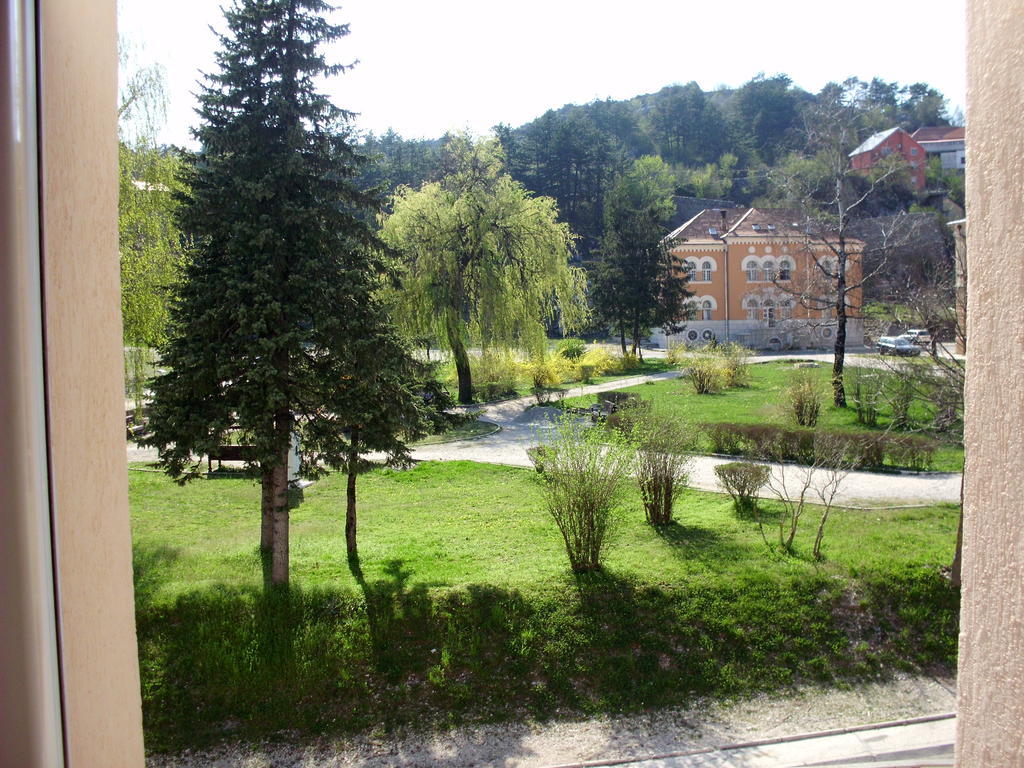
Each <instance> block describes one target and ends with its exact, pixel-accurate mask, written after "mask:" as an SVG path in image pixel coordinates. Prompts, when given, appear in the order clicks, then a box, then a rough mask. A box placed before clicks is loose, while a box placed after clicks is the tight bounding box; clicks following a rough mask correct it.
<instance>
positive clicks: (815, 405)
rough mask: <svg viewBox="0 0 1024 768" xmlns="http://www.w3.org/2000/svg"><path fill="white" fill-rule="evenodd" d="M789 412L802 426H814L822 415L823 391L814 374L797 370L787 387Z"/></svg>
mask: <svg viewBox="0 0 1024 768" xmlns="http://www.w3.org/2000/svg"><path fill="white" fill-rule="evenodd" d="M786 398H787V400H788V404H789V413H790V415H791V416H792V417H793V420H794V421H796V423H797V424H799V425H800V426H801V427H813V426H814V425H815V424H817V423H818V416H820V415H821V391H820V389H819V387H818V382H817V381H816V380H815V378H814V376H813V375H812V374H810V373H808V372H807V371H795V372H794V374H793V377H792V379H791V380H790V383H789V387H787V388H786Z"/></svg>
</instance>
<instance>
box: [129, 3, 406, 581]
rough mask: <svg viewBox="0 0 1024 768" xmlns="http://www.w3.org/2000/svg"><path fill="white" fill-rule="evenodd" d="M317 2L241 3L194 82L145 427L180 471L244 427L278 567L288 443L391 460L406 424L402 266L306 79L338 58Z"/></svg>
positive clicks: (319, 458) (305, 462)
mask: <svg viewBox="0 0 1024 768" xmlns="http://www.w3.org/2000/svg"><path fill="white" fill-rule="evenodd" d="M328 10H329V8H328V6H327V5H326V4H324V3H323V2H321V0H236V2H235V3H234V5H233V6H232V7H231V8H230V9H228V10H227V11H226V21H227V33H226V34H225V35H223V36H222V37H221V38H220V44H221V50H220V51H219V52H218V54H217V64H218V71H217V72H216V73H215V74H211V75H208V76H207V78H206V84H205V85H204V86H203V87H202V90H201V93H200V97H199V99H200V109H199V113H200V116H201V118H202V122H201V125H200V127H199V128H198V130H197V131H196V137H197V138H198V139H199V141H200V142H201V145H202V148H201V149H200V150H199V152H198V153H196V154H195V155H194V156H193V157H191V158H190V161H189V163H188V164H187V168H186V173H185V179H186V181H187V191H186V192H185V193H183V194H182V196H181V208H180V220H181V225H182V228H183V229H184V230H185V231H187V232H189V233H190V234H191V235H192V236H193V237H194V238H195V253H194V257H193V258H192V259H191V261H190V262H189V264H188V266H187V268H186V271H185V275H184V279H183V281H182V284H181V289H180V294H179V298H178V300H177V302H176V304H175V306H174V307H173V310H172V332H171V337H170V340H169V342H168V343H167V345H166V346H165V348H164V350H163V363H164V364H165V365H166V366H167V368H168V371H167V372H166V373H165V374H163V375H161V376H160V377H158V378H157V379H156V380H155V381H154V384H153V395H154V402H153V414H152V418H151V424H152V427H153V436H152V437H151V438H150V439H149V440H148V442H149V444H151V445H154V446H156V447H157V448H158V450H159V455H160V460H161V462H162V463H163V465H164V466H165V468H166V469H167V471H168V472H169V473H170V474H171V475H173V476H175V477H177V478H180V479H187V478H188V477H190V476H193V475H194V474H195V473H196V472H197V471H198V466H199V465H198V461H197V460H196V457H197V456H200V457H201V456H202V455H203V454H206V453H208V452H209V451H210V450H212V449H215V448H216V447H217V446H218V445H220V444H221V443H223V442H224V441H225V436H226V433H228V432H229V431H230V430H232V429H240V430H241V432H242V435H243V437H244V438H245V442H246V443H248V444H250V445H251V446H252V455H251V456H250V466H251V467H252V469H253V470H254V472H256V473H257V474H258V475H259V477H260V480H261V483H262V491H263V503H262V513H263V514H262V528H261V548H262V549H263V550H264V552H265V553H268V554H269V559H270V576H271V580H272V582H274V583H275V584H284V583H287V581H288V549H289V541H288V533H289V531H288V524H289V504H288V493H287V491H288V456H289V451H290V445H291V443H292V440H293V435H294V434H297V435H298V436H299V437H300V439H301V441H302V447H303V454H302V465H301V469H300V472H301V473H302V474H304V475H307V476H315V475H316V474H318V473H320V472H322V471H324V468H325V467H327V466H342V467H346V468H347V469H349V470H350V471H351V470H358V469H359V468H360V467H359V462H358V459H359V453H360V452H361V451H363V450H371V449H379V450H383V451H385V452H387V453H389V454H391V455H393V456H398V457H400V456H401V455H402V452H403V445H402V442H401V440H400V439H399V438H398V435H399V432H398V427H399V426H400V425H404V426H405V427H406V428H409V429H412V430H413V431H415V429H416V426H417V424H419V423H420V421H421V419H420V418H419V416H418V415H417V414H418V413H419V411H418V406H419V403H421V402H422V397H421V393H420V391H419V389H420V387H419V384H418V383H417V381H416V378H417V377H416V365H415V361H413V360H412V359H411V356H410V355H409V352H408V350H407V349H406V348H405V347H404V345H403V342H402V341H401V339H400V338H399V337H398V335H397V333H396V331H395V328H394V327H393V326H392V325H391V324H390V322H389V320H388V316H387V312H386V311H385V310H386V307H385V305H384V304H383V303H382V300H381V298H380V294H381V289H382V288H383V287H384V285H385V283H387V282H389V281H390V279H391V277H392V276H393V274H394V266H393V264H391V263H390V262H389V261H388V260H387V258H386V257H385V255H384V251H383V250H382V249H381V248H380V247H379V245H380V244H379V241H378V240H377V239H376V237H375V236H374V235H373V232H372V230H371V228H370V226H369V224H368V223H367V221H366V218H367V217H366V216H363V215H361V214H362V213H363V212H364V211H366V210H367V209H375V208H376V207H377V200H376V198H375V197H374V196H372V195H368V194H366V193H364V192H361V191H360V190H359V189H358V188H357V187H356V186H355V185H354V184H353V183H352V178H353V177H354V176H355V174H356V173H357V169H358V166H359V164H360V157H359V156H357V154H356V153H355V152H354V151H353V148H352V145H351V144H350V141H349V139H348V136H347V134H346V132H345V126H346V123H347V118H348V117H349V115H348V113H346V112H344V111H342V110H340V109H338V108H337V107H335V106H334V105H333V104H331V103H330V101H328V99H327V98H326V97H325V96H324V95H323V94H321V93H319V92H318V91H317V90H316V88H315V87H314V83H315V82H316V81H317V80H318V79H319V78H321V77H323V76H327V75H331V74H335V73H337V72H338V71H340V68H339V67H337V66H331V65H328V64H327V63H326V61H325V60H324V58H323V56H322V55H321V53H320V52H319V49H320V47H321V46H322V45H325V44H328V43H331V42H333V41H335V40H337V39H338V38H340V37H342V36H343V35H345V34H347V31H348V30H347V28H346V27H345V26H337V25H333V24H330V23H328V22H327V21H326V20H325V19H324V18H323V17H322V15H321V14H323V13H325V12H327V11H328Z"/></svg>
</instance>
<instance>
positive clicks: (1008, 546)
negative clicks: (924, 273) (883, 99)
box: [957, 0, 1024, 768]
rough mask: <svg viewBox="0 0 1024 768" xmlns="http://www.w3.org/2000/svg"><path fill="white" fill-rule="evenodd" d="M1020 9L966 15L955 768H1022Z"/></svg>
mask: <svg viewBox="0 0 1024 768" xmlns="http://www.w3.org/2000/svg"><path fill="white" fill-rule="evenodd" d="M1021 40H1024V7H1022V5H1021V3H1020V1H1019V0H971V2H970V3H969V7H968V81H967V86H968V91H967V92H968V103H967V145H968V146H969V147H970V151H969V153H968V155H967V216H968V230H967V236H968V244H967V245H968V260H969V270H968V274H969V278H968V306H969V308H970V312H969V314H968V320H967V322H968V334H967V336H968V338H969V339H970V340H971V341H970V358H969V361H968V375H967V392H966V398H967V414H966V423H967V428H966V447H967V472H966V478H967V480H966V505H965V516H964V564H963V593H962V603H961V630H960V675H959V691H960V697H959V723H958V735H957V765H960V766H963V767H964V768H988V767H991V768H1009V767H1011V766H1024V471H1022V470H1024V254H1022V247H1021V243H1022V242H1024V194H1022V189H1024V187H1022V180H1024V129H1022V124H1021V120H1020V115H1021V114H1022V113H1024V57H1022V55H1021Z"/></svg>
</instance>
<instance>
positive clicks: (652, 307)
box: [591, 156, 690, 354]
mask: <svg viewBox="0 0 1024 768" xmlns="http://www.w3.org/2000/svg"><path fill="white" fill-rule="evenodd" d="M673 184H674V180H673V177H672V173H671V171H670V170H669V168H668V166H667V165H665V163H664V162H663V161H662V160H661V158H659V157H651V156H646V157H641V158H640V159H638V160H637V161H635V162H634V164H633V167H632V168H631V169H630V170H629V171H628V172H627V173H626V174H624V175H623V176H621V177H620V178H619V179H618V180H617V181H616V183H615V184H614V186H613V187H612V188H611V190H609V192H608V196H607V197H606V198H605V235H604V245H603V247H602V252H601V255H600V257H599V258H598V260H597V262H596V263H595V265H594V267H593V269H592V270H591V282H592V286H593V291H592V296H591V298H592V301H593V303H594V308H595V310H596V312H597V313H598V315H600V316H601V318H602V319H604V321H605V322H607V323H609V324H611V325H612V326H614V327H615V328H616V329H617V331H618V334H619V340H620V342H621V344H622V352H623V354H625V353H626V335H627V334H629V335H630V336H631V337H632V341H633V346H632V353H633V354H637V352H638V351H639V348H640V346H639V345H640V340H641V339H642V338H643V336H645V335H646V334H647V332H648V331H649V330H650V328H651V327H652V326H671V325H673V324H675V323H677V322H679V321H680V320H682V319H683V318H684V317H685V301H686V299H687V297H688V296H689V295H690V294H689V293H688V292H687V290H686V281H687V279H688V276H687V274H686V273H685V272H683V271H681V270H677V269H675V267H674V265H673V261H672V257H671V256H670V255H669V253H668V249H667V248H666V246H665V243H664V242H663V239H664V237H665V235H666V234H667V233H668V232H667V226H666V225H667V223H668V221H669V219H670V218H671V216H672V214H673V213H674V212H675V206H674V205H673V202H672V190H673Z"/></svg>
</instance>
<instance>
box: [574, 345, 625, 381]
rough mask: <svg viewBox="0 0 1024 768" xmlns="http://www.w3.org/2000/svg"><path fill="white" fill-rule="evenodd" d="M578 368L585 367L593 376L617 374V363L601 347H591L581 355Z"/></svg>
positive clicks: (618, 365)
mask: <svg viewBox="0 0 1024 768" xmlns="http://www.w3.org/2000/svg"><path fill="white" fill-rule="evenodd" d="M579 365H580V368H582V367H583V366H585V365H587V366H590V368H591V369H593V371H594V375H595V376H604V375H605V374H606V373H617V372H618V371H619V367H620V363H619V361H618V360H617V359H616V358H614V357H612V355H611V354H610V353H609V352H608V350H607V349H604V348H603V347H591V348H590V349H588V350H587V351H586V352H584V353H583V357H581V358H580V359H579Z"/></svg>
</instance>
